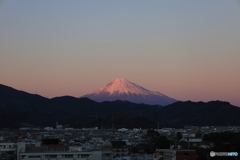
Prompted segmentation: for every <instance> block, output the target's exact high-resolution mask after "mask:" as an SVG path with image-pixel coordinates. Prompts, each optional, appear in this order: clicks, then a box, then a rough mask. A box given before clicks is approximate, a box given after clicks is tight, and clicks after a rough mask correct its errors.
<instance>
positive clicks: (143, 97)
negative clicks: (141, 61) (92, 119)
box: [82, 78, 177, 106]
mask: <svg viewBox="0 0 240 160" xmlns="http://www.w3.org/2000/svg"><path fill="white" fill-rule="evenodd" d="M82 97H87V98H89V99H92V100H94V101H97V102H103V101H115V100H127V101H130V102H133V103H138V104H141V103H144V104H150V105H161V106H166V105H168V104H172V103H174V102H177V100H176V99H173V98H170V97H168V96H166V95H164V94H161V93H159V92H154V91H150V90H147V89H145V88H143V87H141V86H139V85H137V84H134V83H132V82H130V81H128V80H126V79H123V78H117V79H115V80H113V81H112V82H110V83H108V84H107V85H106V86H103V87H102V88H100V89H98V90H96V91H94V92H93V93H90V94H86V95H84V96H82Z"/></svg>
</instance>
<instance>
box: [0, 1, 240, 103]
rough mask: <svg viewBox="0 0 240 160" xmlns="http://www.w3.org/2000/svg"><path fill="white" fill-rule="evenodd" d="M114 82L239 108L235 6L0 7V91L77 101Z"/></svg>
mask: <svg viewBox="0 0 240 160" xmlns="http://www.w3.org/2000/svg"><path fill="white" fill-rule="evenodd" d="M116 78H126V79H128V80H129V81H131V82H133V83H135V84H138V85H140V86H142V87H144V88H146V89H149V90H152V91H159V92H161V93H163V94H165V95H167V96H169V97H172V98H175V99H178V100H181V101H186V100H191V101H204V102H207V101H211V100H221V101H228V102H230V103H231V104H233V105H236V106H239V107H240V1H238V0H211V1H209V0H200V1H193V0H165V1H164V0H135V1H133V0H129V1H127V0H105V1H101V0H75V1H73V0H51V1H49V0H41V1H33V0H21V1H19V0H11V1H7V0H0V84H4V85H7V86H11V87H13V88H15V89H19V90H23V91H26V92H29V93H36V94H39V95H42V96H44V97H48V98H52V97H57V96H64V95H70V96H75V97H80V96H82V95H84V94H87V93H91V92H93V91H95V90H97V89H99V88H100V87H102V86H104V85H106V84H107V83H108V82H110V81H112V80H114V79H116Z"/></svg>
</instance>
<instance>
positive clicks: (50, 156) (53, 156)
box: [45, 155, 57, 158]
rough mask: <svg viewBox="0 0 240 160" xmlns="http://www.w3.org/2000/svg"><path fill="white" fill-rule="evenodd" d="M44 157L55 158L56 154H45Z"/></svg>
mask: <svg viewBox="0 0 240 160" xmlns="http://www.w3.org/2000/svg"><path fill="white" fill-rule="evenodd" d="M45 158H57V155H46V156H45Z"/></svg>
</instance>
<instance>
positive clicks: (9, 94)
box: [0, 85, 240, 128]
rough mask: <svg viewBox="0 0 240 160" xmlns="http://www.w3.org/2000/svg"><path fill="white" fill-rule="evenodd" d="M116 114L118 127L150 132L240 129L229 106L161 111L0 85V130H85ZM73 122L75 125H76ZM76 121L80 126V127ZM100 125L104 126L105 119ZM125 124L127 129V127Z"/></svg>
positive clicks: (182, 105) (239, 113)
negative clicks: (159, 126)
mask: <svg viewBox="0 0 240 160" xmlns="http://www.w3.org/2000/svg"><path fill="white" fill-rule="evenodd" d="M116 112H121V113H122V114H125V115H126V116H125V118H122V120H121V122H120V120H119V122H118V123H119V124H121V125H119V127H120V126H121V127H123V126H124V125H125V126H131V125H132V127H135V126H145V127H147V125H146V124H149V125H148V126H149V128H151V127H152V125H151V124H156V123H157V122H159V123H161V124H163V126H164V125H168V126H169V125H170V126H172V125H178V126H179V125H198V126H205V125H218V126H223V125H224V126H226V125H233V126H237V125H240V118H239V117H240V108H239V107H236V106H233V105H231V104H230V103H229V102H221V101H211V102H207V103H205V102H191V101H186V102H180V101H179V102H176V103H173V104H170V105H168V106H165V107H158V106H152V105H146V104H135V103H131V102H128V101H120V100H116V101H112V102H108V101H105V102H101V103H100V102H95V101H93V100H90V99H88V98H80V99H79V98H75V97H71V96H63V97H56V98H52V99H48V98H45V97H42V96H40V95H35V94H30V93H27V92H23V91H18V90H16V89H13V88H11V87H7V86H4V85H0V127H8V128H14V127H15V128H16V127H19V126H20V125H19V124H20V123H30V124H34V125H36V126H49V125H52V126H54V125H55V122H56V121H58V122H59V123H61V124H63V125H64V124H68V125H69V126H76V127H77V126H78V127H81V126H85V127H87V126H86V125H87V124H89V126H92V125H93V124H98V121H100V119H99V118H101V119H104V118H106V117H108V116H110V115H112V114H113V113H116ZM139 117H142V118H141V120H139V121H138V120H135V119H138V118H139ZM125 119H128V121H125ZM93 120H95V121H93ZM77 121H78V125H76V122H77ZM80 121H81V122H83V123H80ZM104 121H105V122H108V120H107V119H106V120H104ZM110 122H111V121H110V120H109V123H110ZM135 122H136V123H135ZM112 123H115V122H112ZM129 123H130V124H131V125H128V124H129ZM80 124H81V125H80ZM106 124H108V123H106ZM110 124H111V123H110ZM133 125H135V126H133ZM107 126H108V125H106V127H107ZM108 127H109V126H108Z"/></svg>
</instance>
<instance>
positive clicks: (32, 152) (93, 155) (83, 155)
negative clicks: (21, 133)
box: [17, 141, 113, 160]
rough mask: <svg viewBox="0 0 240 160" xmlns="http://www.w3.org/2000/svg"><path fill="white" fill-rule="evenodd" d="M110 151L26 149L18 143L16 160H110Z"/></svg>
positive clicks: (42, 147) (22, 144)
mask: <svg viewBox="0 0 240 160" xmlns="http://www.w3.org/2000/svg"><path fill="white" fill-rule="evenodd" d="M112 159H113V154H112V151H110V150H101V151H90V150H89V151H83V150H82V149H80V148H75V147H74V149H73V148H71V150H69V149H68V148H67V147H59V146H58V147H57V146H55V147H48V146H41V147H26V143H25V142H24V141H19V142H18V149H17V160H112Z"/></svg>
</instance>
